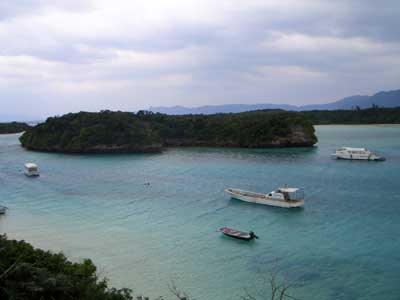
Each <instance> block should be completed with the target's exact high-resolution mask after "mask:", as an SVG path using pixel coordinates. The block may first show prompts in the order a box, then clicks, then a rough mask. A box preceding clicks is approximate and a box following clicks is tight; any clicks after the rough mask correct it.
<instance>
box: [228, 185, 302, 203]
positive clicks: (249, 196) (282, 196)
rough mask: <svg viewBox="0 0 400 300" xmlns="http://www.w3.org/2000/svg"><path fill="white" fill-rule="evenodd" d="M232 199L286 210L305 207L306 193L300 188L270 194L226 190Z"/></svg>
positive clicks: (287, 188)
mask: <svg viewBox="0 0 400 300" xmlns="http://www.w3.org/2000/svg"><path fill="white" fill-rule="evenodd" d="M225 192H227V193H228V194H229V195H231V197H232V198H234V199H238V200H241V201H245V202H251V203H257V204H263V205H270V206H278V207H285V208H293V207H301V206H303V205H304V191H303V189H300V188H291V187H287V186H285V187H281V188H278V189H276V190H274V191H272V192H270V193H269V194H260V193H254V192H249V191H245V190H241V189H234V188H228V189H226V190H225Z"/></svg>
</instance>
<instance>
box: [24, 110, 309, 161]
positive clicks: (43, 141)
mask: <svg viewBox="0 0 400 300" xmlns="http://www.w3.org/2000/svg"><path fill="white" fill-rule="evenodd" d="M20 141H21V144H22V146H23V147H25V148H26V149H29V150H37V151H49V152H66V153H129V152H159V151H162V150H163V149H164V148H165V147H176V146H206V147H245V148H264V147H309V146H312V145H314V144H315V143H316V142H317V138H316V136H315V134H314V127H313V126H312V124H311V123H310V122H309V121H308V119H307V118H306V117H305V116H303V115H302V114H301V113H297V112H287V111H282V110H260V111H252V112H243V113H232V114H214V115H180V116H177V115H175V116H170V115H165V114H159V113H152V112H146V111H140V112H138V113H130V112H120V111H116V112H112V111H101V112H98V113H93V112H79V113H70V114H66V115H64V116H61V117H52V118H48V119H47V120H46V121H45V122H44V123H41V124H38V125H36V126H35V127H32V128H31V129H29V130H27V131H26V132H25V133H24V134H23V135H22V136H21V137H20Z"/></svg>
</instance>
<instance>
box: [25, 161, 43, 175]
mask: <svg viewBox="0 0 400 300" xmlns="http://www.w3.org/2000/svg"><path fill="white" fill-rule="evenodd" d="M24 173H25V175H26V176H29V177H34V176H39V167H38V165H37V164H35V163H26V164H25V165H24Z"/></svg>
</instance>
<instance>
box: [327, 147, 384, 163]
mask: <svg viewBox="0 0 400 300" xmlns="http://www.w3.org/2000/svg"><path fill="white" fill-rule="evenodd" d="M331 156H332V158H336V159H354V160H375V161H384V160H385V158H384V157H381V156H378V155H376V154H375V153H372V152H371V151H369V150H368V149H367V148H351V147H342V148H339V149H336V151H335V153H333V154H331Z"/></svg>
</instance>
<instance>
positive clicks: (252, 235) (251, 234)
mask: <svg viewBox="0 0 400 300" xmlns="http://www.w3.org/2000/svg"><path fill="white" fill-rule="evenodd" d="M249 234H250V236H251V237H252V238H255V239H258V236H256V235H255V233H254V232H253V231H250V232H249Z"/></svg>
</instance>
